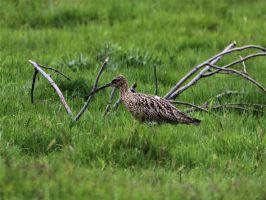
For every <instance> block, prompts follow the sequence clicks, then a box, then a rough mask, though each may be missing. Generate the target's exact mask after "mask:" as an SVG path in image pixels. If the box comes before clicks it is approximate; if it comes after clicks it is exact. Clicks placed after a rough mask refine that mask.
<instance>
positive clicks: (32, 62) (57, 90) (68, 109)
mask: <svg viewBox="0 0 266 200" xmlns="http://www.w3.org/2000/svg"><path fill="white" fill-rule="evenodd" d="M29 62H30V63H31V64H32V65H33V66H34V67H35V70H38V71H39V72H40V73H41V74H42V75H43V76H44V77H45V78H46V79H47V80H48V81H49V83H50V84H51V86H52V87H53V88H54V90H55V92H56V93H57V94H58V96H59V98H60V100H61V102H62V104H63V105H64V107H65V110H66V111H67V114H68V115H69V116H70V118H71V119H72V118H73V114H72V111H71V109H70V107H69V106H68V104H67V102H66V100H65V97H64V95H63V94H62V92H61V90H60V89H59V87H58V86H57V85H56V83H55V82H54V80H53V79H52V78H51V77H50V76H49V75H48V74H47V73H46V72H45V71H43V70H42V68H41V67H39V66H38V64H37V63H36V62H34V61H32V60H29ZM35 73H36V71H35ZM33 85H34V84H33Z"/></svg>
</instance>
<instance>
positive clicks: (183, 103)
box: [170, 101, 209, 112]
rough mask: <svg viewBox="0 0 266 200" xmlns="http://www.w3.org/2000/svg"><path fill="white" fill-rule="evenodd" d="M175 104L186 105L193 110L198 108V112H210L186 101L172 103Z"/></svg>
mask: <svg viewBox="0 0 266 200" xmlns="http://www.w3.org/2000/svg"><path fill="white" fill-rule="evenodd" d="M170 102H171V103H173V104H181V105H185V106H191V107H192V108H196V109H197V110H201V111H204V112H209V111H208V110H207V109H206V108H204V107H203V106H197V105H195V104H193V103H189V102H186V101H170Z"/></svg>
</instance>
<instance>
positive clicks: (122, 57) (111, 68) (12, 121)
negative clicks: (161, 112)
mask: <svg viewBox="0 0 266 200" xmlns="http://www.w3.org/2000/svg"><path fill="white" fill-rule="evenodd" d="M265 7H266V2H265V1H264V0H254V1H249V0H231V1H230V0H227V1H212V0H197V1H196V0H195V1H193V0H179V1H175V0H169V1H160V0H158V1H154V0H147V1H123V0H120V1H117V0H110V1H102V0H99V1H92V0H90V1H86V0H75V1H70V0H62V1H57V0H35V1H30V0H25V1H19V0H1V3H0V28H1V29H0V72H1V73H0V75H1V79H0V80H1V84H0V88H1V90H0V94H1V95H0V102H1V106H0V199H241V200H242V199H261V200H262V199H266V190H265V188H266V126H265V124H266V117H265V115H258V114H253V113H252V112H236V111H228V110H223V111H220V112H215V113H213V114H206V113H193V114H192V115H193V117H197V118H199V119H201V120H202V124H201V126H199V127H195V126H185V125H178V126H172V125H162V126H155V127H149V126H147V125H145V124H140V123H138V122H137V121H135V120H133V119H132V117H131V115H130V114H129V113H128V112H126V110H125V109H124V107H122V106H120V107H119V109H118V110H117V111H115V112H113V113H112V114H111V115H109V116H108V117H107V118H103V111H104V109H105V106H106V102H107V100H108V98H109V92H110V90H107V91H105V92H103V93H101V94H99V95H97V97H96V98H94V99H93V101H92V103H91V104H90V107H89V109H88V111H87V112H86V113H85V115H84V116H83V117H82V118H81V120H80V121H79V122H78V123H77V124H76V125H74V126H72V127H70V122H69V118H68V116H67V115H66V113H65V111H64V108H63V107H62V105H61V104H60V102H59V100H58V98H57V96H56V95H55V93H54V91H53V90H52V89H51V87H50V85H49V84H48V82H47V81H46V80H45V79H43V78H42V77H40V80H39V81H37V85H36V91H35V92H36V93H35V97H36V100H37V102H36V103H35V104H31V103H30V89H31V81H32V76H33V72H34V69H33V67H32V66H31V65H30V64H29V63H28V62H27V61H28V59H32V60H35V61H38V62H39V63H41V64H44V65H50V66H53V67H55V68H57V69H59V70H61V71H62V72H64V73H65V74H67V75H68V76H70V77H71V79H72V80H71V81H67V80H64V79H62V78H61V77H59V76H57V75H56V74H53V78H54V79H55V80H56V81H57V82H58V84H59V86H60V88H62V90H63V91H64V94H65V95H66V97H67V100H68V102H69V104H70V105H71V108H73V110H74V112H75V113H76V112H78V110H79V109H80V107H81V106H82V105H83V100H84V96H85V95H86V93H87V92H88V91H90V90H91V87H92V85H93V82H94V79H95V76H96V74H97V71H98V69H99V66H100V63H101V62H102V61H103V60H104V58H105V57H106V56H109V57H110V64H109V65H108V66H107V69H106V71H105V72H104V75H103V78H102V80H101V82H100V84H103V83H106V82H107V81H110V80H111V79H112V78H113V77H114V76H116V75H118V74H123V75H125V76H126V77H127V78H128V80H129V82H130V84H132V83H133V82H137V84H138V87H137V90H138V91H142V92H145V93H151V94H152V93H154V79H153V68H152V66H153V65H154V64H156V65H157V66H158V67H157V68H158V80H159V95H162V96H163V95H164V94H165V93H166V92H167V91H168V90H169V89H170V88H171V87H172V86H173V85H174V84H175V83H176V82H177V81H178V80H179V79H180V77H182V75H184V74H185V73H186V72H187V71H189V70H190V69H191V68H192V67H193V66H195V65H196V64H199V63H201V62H202V61H204V60H206V59H207V58H210V57H211V56H213V55H214V54H216V53H218V52H219V51H221V50H222V49H223V48H224V47H226V46H227V45H228V44H229V43H230V42H232V41H233V40H236V41H237V42H238V45H245V44H258V45H262V46H266V40H265V35H266V23H265V21H266V13H265ZM249 52H251V51H248V52H247V53H249ZM239 55H240V54H239V53H237V54H234V56H227V57H225V59H224V60H223V61H222V63H226V62H228V61H232V60H233V59H234V58H238V57H239ZM241 55H246V54H245V53H244V54H241ZM246 65H247V66H248V72H249V73H250V75H251V76H252V77H256V80H258V81H260V82H261V83H262V84H263V85H264V86H265V85H266V78H265V77H266V57H260V58H256V59H254V60H252V61H248V62H247V63H246ZM225 90H240V91H244V92H245V94H244V95H241V96H238V97H235V98H230V99H226V100H225V101H233V102H253V103H263V104H266V99H265V94H264V93H262V92H261V91H260V90H258V89H257V88H255V87H254V86H253V85H251V84H249V83H247V82H245V81H243V80H242V79H240V78H237V77H234V76H231V77H229V76H217V77H213V78H210V79H205V80H202V81H200V82H199V83H198V84H197V85H196V86H195V87H193V89H189V90H187V91H186V92H185V93H183V94H182V95H181V96H180V97H179V98H178V99H179V100H187V101H190V102H194V103H196V104H200V103H203V102H204V101H205V100H206V99H208V98H210V97H212V96H214V95H216V94H218V93H221V92H222V91H225ZM179 108H180V109H184V107H179Z"/></svg>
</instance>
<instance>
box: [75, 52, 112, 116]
mask: <svg viewBox="0 0 266 200" xmlns="http://www.w3.org/2000/svg"><path fill="white" fill-rule="evenodd" d="M108 60H109V59H108V57H107V58H106V59H105V61H104V62H103V64H102V66H101V68H100V70H99V72H98V74H97V76H96V79H95V82H94V85H93V88H92V91H94V90H95V89H97V86H98V82H99V80H100V77H101V75H102V73H103V70H104V69H105V67H106V65H107V63H108ZM92 97H93V95H91V96H89V97H88V98H87V100H86V101H85V103H84V105H83V107H82V108H81V110H80V111H79V113H78V114H77V115H76V116H75V118H74V121H78V120H79V118H80V117H81V116H82V115H83V113H84V112H85V110H86V109H87V108H88V106H89V103H90V101H91V99H92Z"/></svg>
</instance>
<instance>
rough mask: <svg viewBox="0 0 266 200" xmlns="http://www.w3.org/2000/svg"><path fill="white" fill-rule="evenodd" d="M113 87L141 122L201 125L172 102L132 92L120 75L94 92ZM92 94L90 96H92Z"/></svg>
mask: <svg viewBox="0 0 266 200" xmlns="http://www.w3.org/2000/svg"><path fill="white" fill-rule="evenodd" d="M108 86H112V87H115V88H117V89H118V90H119V91H120V98H121V101H122V103H123V104H124V105H125V107H126V109H127V110H128V111H129V112H130V113H131V114H132V115H133V117H134V118H136V119H137V120H138V121H140V122H148V123H149V122H151V123H153V122H155V123H157V124H162V123H170V124H174V125H177V124H193V125H199V124H200V122H201V120H199V119H195V118H192V117H190V116H188V115H187V114H185V113H183V112H182V111H180V110H178V109H177V108H176V107H175V106H174V105H173V104H171V103H170V101H168V100H166V99H162V98H160V97H158V96H153V95H149V94H144V93H139V92H136V91H132V90H130V88H129V87H128V82H127V79H126V78H125V77H124V76H123V75H119V76H117V77H115V78H113V80H112V81H111V82H110V83H108V84H106V85H104V86H102V87H100V88H98V89H97V90H95V91H93V92H92V93H94V92H96V91H98V90H101V89H103V88H105V87H108ZM92 93H90V94H89V95H88V96H90V95H92Z"/></svg>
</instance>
